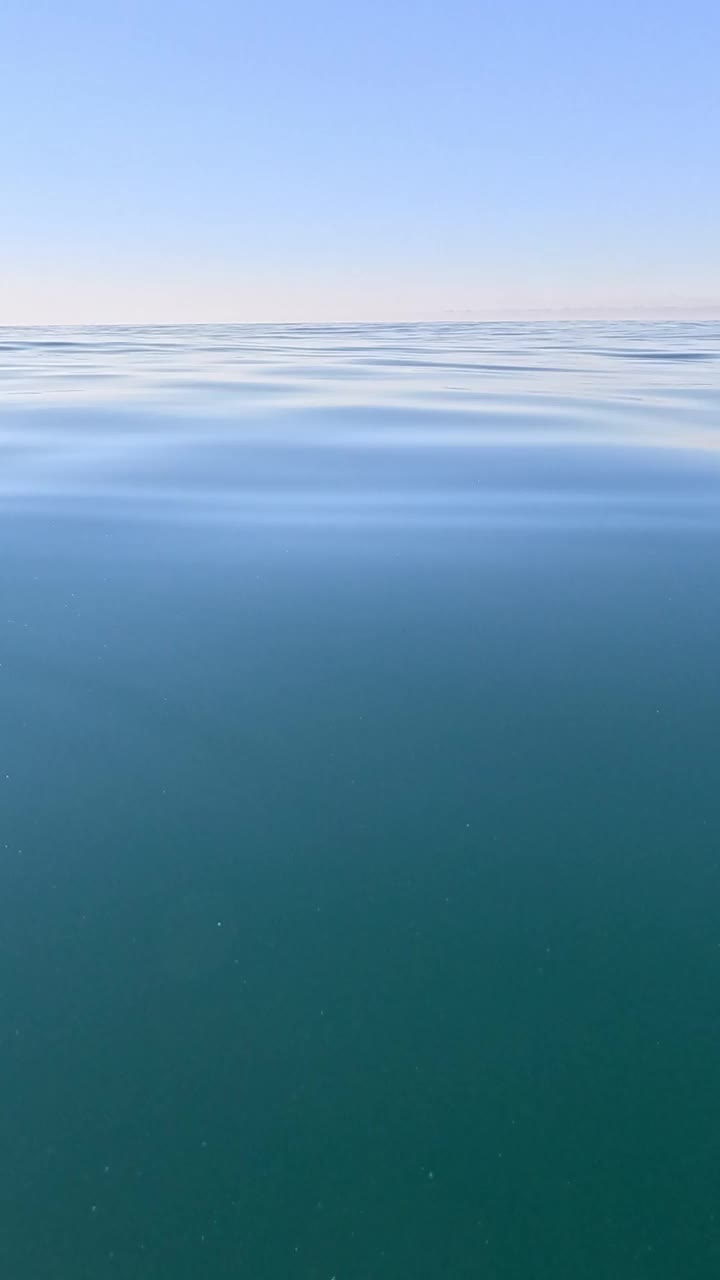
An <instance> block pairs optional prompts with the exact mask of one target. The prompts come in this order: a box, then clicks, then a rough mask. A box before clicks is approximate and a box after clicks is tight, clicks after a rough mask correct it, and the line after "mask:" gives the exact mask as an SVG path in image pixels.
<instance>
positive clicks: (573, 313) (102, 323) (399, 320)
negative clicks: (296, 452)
mask: <svg viewBox="0 0 720 1280" xmlns="http://www.w3.org/2000/svg"><path fill="white" fill-rule="evenodd" d="M563 320H566V321H577V322H578V323H582V322H583V321H588V322H591V321H599V322H602V321H604V322H607V323H608V324H611V323H613V322H617V323H622V322H632V321H634V320H637V321H638V322H639V323H642V322H645V323H652V322H654V321H655V322H657V323H662V322H663V321H687V322H689V323H692V322H696V323H703V322H705V323H713V322H714V321H720V302H718V303H705V304H695V305H693V304H691V303H688V304H686V305H683V304H680V303H675V304H668V305H667V306H657V305H656V306H642V305H637V306H634V307H632V306H627V307H620V306H618V307H602V306H586V307H570V306H567V307H525V308H521V307H506V308H501V307H496V308H492V309H490V308H487V309H483V308H477V309H474V308H471V307H464V308H463V307H458V308H452V307H450V308H447V309H445V310H444V311H435V312H430V311H428V312H427V313H420V314H417V313H416V314H402V313H395V314H387V315H352V314H347V315H336V316H313V315H305V316H299V315H293V316H275V317H270V316H266V315H263V316H257V317H251V316H232V315H222V316H212V315H210V316H199V317H195V318H191V317H182V318H174V317H169V316H167V315H162V314H156V315H148V316H143V317H139V316H134V317H126V316H112V317H108V316H102V315H101V316H98V317H93V318H88V317H86V318H81V317H76V318H73V319H64V320H61V319H56V318H55V319H47V320H46V319H34V320H29V319H22V320H13V319H6V318H1V317H0V329H69V328H96V327H97V328H114V327H117V328H122V327H125V326H138V327H142V326H147V327H161V328H173V327H176V326H177V327H183V326H188V325H190V326H192V325H197V326H213V325H275V324H276V325H297V326H303V325H328V326H332V325H338V326H342V325H383V324H386V325H394V324H408V325H412V324H418V325H420V324H452V323H463V322H467V323H478V324H482V323H488V324H492V323H493V322H502V321H507V322H512V323H517V324H522V323H528V324H531V323H534V322H537V323H540V322H542V321H549V322H550V321H563Z"/></svg>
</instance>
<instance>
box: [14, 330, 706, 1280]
mask: <svg viewBox="0 0 720 1280" xmlns="http://www.w3.org/2000/svg"><path fill="white" fill-rule="evenodd" d="M719 444H720V326H718V325H711V324H698V325H689V324H688V325H675V324H658V325H644V324H627V325H595V324H578V325H551V324H545V325H539V324H538V325H519V324H506V325H470V324H468V325H441V326H429V325H428V326H360V327H349V326H348V327H340V326H337V327H330V328H307V327H282V326H277V327H273V326H259V327H250V326H247V327H217V328H212V327H202V328H197V329H193V328H173V329H135V328H132V329H131V328H122V329H120V328H113V329H89V330H72V331H71V330H47V331H41V330H9V329H5V330H0V450H1V457H2V468H1V469H0V548H1V551H2V554H1V556H0V603H1V610H0V664H1V665H0V694H1V700H0V708H1V712H2V714H1V717H0V788H1V790H0V806H1V807H0V817H1V820H2V831H1V832H0V890H1V892H0V1034H1V1035H2V1049H1V1053H0V1099H1V1101H2V1107H1V1110H0V1116H1V1117H2V1155H3V1158H2V1161H1V1162H0V1274H1V1275H2V1276H3V1277H7V1280H161V1278H162V1280H165V1278H167V1280H196V1277H203V1278H207V1280H231V1278H232V1280H235V1278H237V1277H247V1278H248V1280H285V1278H286V1277H288V1278H292V1277H297V1278H298V1280H332V1278H333V1277H335V1278H336V1280H453V1278H454V1277H458V1278H463V1280H464V1278H470V1277H473V1278H474V1277H488V1278H489V1280H525V1278H528V1280H530V1278H532V1280H564V1278H565V1277H567V1280H579V1278H581V1277H582V1278H587V1280H650V1278H655V1277H657V1278H663V1280H664V1278H666V1277H667V1280H671V1278H672V1280H677V1278H678V1277H708V1276H712V1275H714V1274H716V1273H717V1270H718V1267H719V1266H720V1221H719V1219H718V1213H719V1210H718V1202H719V1201H718V1197H719V1194H720V1185H719V1174H718V1141H719V1131H718V1125H719V1122H720V1115H719V1114H718V1113H719V1112H720V1090H719V1089H718V1082H719V1080H720V1014H719V1008H720V1000H719V992H720V835H719V819H720V778H719V777H718V738H719V731H720V675H719V667H720V662H719V659H718V655H719V654H720V452H719V451H718V445H719Z"/></svg>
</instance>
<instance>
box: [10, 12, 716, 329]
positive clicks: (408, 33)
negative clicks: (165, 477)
mask: <svg viewBox="0 0 720 1280" xmlns="http://www.w3.org/2000/svg"><path fill="white" fill-rule="evenodd" d="M719 86H720V4H719V3H718V0H688V2H686V3H684V4H680V3H676V2H673V3H668V0H622V2H616V0H605V3H601V2H600V0H593V3H588V2H587V0H515V2H512V0H492V2H491V3H484V2H483V0H474V2H472V0H432V2H431V3H430V2H428V0H365V3H356V2H354V0H295V2H293V0H274V2H273V0H234V2H231V0H206V2H205V3H203V4H200V3H199V2H197V0H193V2H192V3H191V2H190V0H114V3H109V2H108V0H105V2H103V0H62V2H60V0H32V2H30V0H5V3H4V4H3V5H2V6H1V12H0V113H1V115H0V119H1V121H2V124H1V127H0V174H1V180H2V198H1V199H0V271H1V273H2V275H1V279H0V323H5V324H13V323H75V322H81V323H82V322H88V323H90V322H96V321H97V322H114V321H118V322H123V321H128V322H144V321H148V322H173V321H202V320H217V321H229V320H308V321H312V320H333V319H339V320H354V319H358V320H361V319H378V320H382V319H416V318H436V319H446V318H447V319H449V318H453V317H454V316H457V317H458V318H462V317H463V316H465V315H466V314H467V315H468V316H470V315H485V314H488V315H491V314H496V313H501V312H505V311H510V312H516V313H519V314H523V313H527V314H532V313H535V312H536V311H537V310H538V309H539V310H544V309H550V310H554V309H562V308H570V309H577V310H579V311H591V310H593V309H595V308H600V309H605V310H609V311H610V312H617V313H618V314H620V313H623V312H625V311H627V310H630V311H633V310H638V311H642V309H644V308H647V309H649V310H650V311H651V312H652V311H658V310H659V309H661V308H663V307H676V308H679V309H680V310H684V311H687V312H689V313H698V314H702V313H703V312H704V311H705V313H707V312H708V311H712V313H713V314H715V315H718V314H720V87H719Z"/></svg>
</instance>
